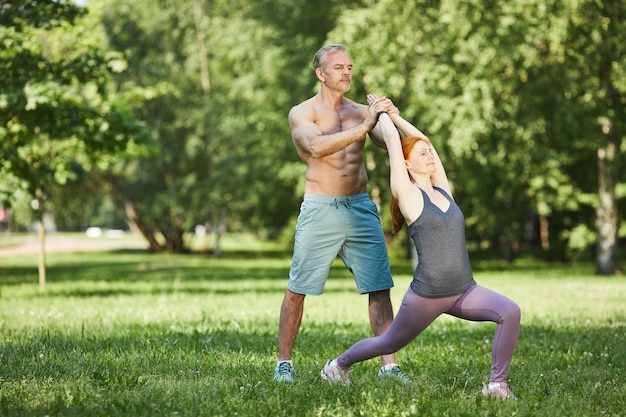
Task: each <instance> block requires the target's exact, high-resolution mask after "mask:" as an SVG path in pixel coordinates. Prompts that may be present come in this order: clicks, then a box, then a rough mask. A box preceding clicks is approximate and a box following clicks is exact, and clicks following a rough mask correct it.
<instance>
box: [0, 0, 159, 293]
mask: <svg viewBox="0 0 626 417" xmlns="http://www.w3.org/2000/svg"><path fill="white" fill-rule="evenodd" d="M84 14H85V11H84V9H82V8H80V7H76V6H74V5H71V4H69V3H60V2H57V1H52V0H43V1H37V2H33V1H12V2H8V3H7V2H4V3H2V4H0V44H2V45H4V46H5V47H3V48H2V49H1V50H0V72H2V77H1V78H0V92H1V93H0V110H1V111H0V174H1V175H2V178H4V181H3V183H4V185H5V187H7V186H8V187H11V188H3V189H1V190H0V192H2V193H3V197H4V198H3V199H5V200H8V199H9V198H10V195H11V194H12V192H13V191H14V188H13V187H15V186H18V187H21V188H23V189H25V190H26V191H27V192H28V193H30V195H31V196H32V197H33V208H34V209H35V212H36V213H37V221H38V225H39V226H38V228H39V235H40V242H41V245H40V246H41V249H40V257H39V283H40V285H42V286H43V285H45V281H46V276H45V245H44V242H45V229H44V227H43V221H42V218H43V214H44V212H45V209H46V201H47V198H48V193H49V192H50V190H51V189H52V187H53V184H64V183H65V182H66V181H67V180H68V179H69V178H72V177H73V176H75V173H76V172H77V170H90V169H91V168H92V167H94V166H98V165H100V166H105V165H106V164H107V163H109V162H110V161H111V160H113V159H114V158H116V157H123V156H124V155H125V154H126V153H127V152H128V151H129V150H132V149H133V147H135V146H138V144H139V143H140V142H141V141H142V140H143V139H145V138H147V136H146V135H145V131H144V129H143V128H142V126H141V125H140V124H138V123H136V122H134V121H132V120H131V119H130V118H129V116H130V112H129V106H128V104H127V103H126V102H124V101H122V100H120V98H119V97H115V96H113V95H111V94H109V91H108V89H107V87H108V81H109V77H110V75H111V74H112V73H113V72H116V71H121V70H123V69H124V67H125V61H124V59H123V56H122V55H121V54H119V53H115V52H108V51H105V50H103V49H101V48H99V47H98V39H97V38H96V37H95V36H93V35H91V34H90V32H89V30H87V28H85V27H81V26H76V22H77V20H78V19H79V17H80V16H84ZM0 186H1V184H0Z"/></svg>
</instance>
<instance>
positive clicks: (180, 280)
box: [0, 250, 626, 417]
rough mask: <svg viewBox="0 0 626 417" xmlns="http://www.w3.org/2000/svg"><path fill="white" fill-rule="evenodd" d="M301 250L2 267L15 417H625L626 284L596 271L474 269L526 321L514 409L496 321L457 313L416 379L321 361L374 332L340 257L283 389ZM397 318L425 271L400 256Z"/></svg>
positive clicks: (414, 360) (414, 371)
mask: <svg viewBox="0 0 626 417" xmlns="http://www.w3.org/2000/svg"><path fill="white" fill-rule="evenodd" d="M289 263H290V259H289V254H288V253H286V254H285V255H284V256H276V255H275V256H273V257H271V258H270V257H265V256H263V254H262V252H258V251H256V250H253V251H251V252H248V253H241V252H239V253H235V252H233V253H228V252H227V253H226V256H225V257H224V258H222V259H214V258H211V257H209V256H202V255H184V256H171V255H149V254H146V253H143V252H140V251H125V252H124V251H122V252H109V253H104V252H98V253H93V252H92V253H83V254H60V253H59V254H49V256H48V284H47V286H46V288H45V289H43V290H41V289H40V288H39V287H38V285H37V268H36V255H32V256H31V255H29V256H14V257H11V258H0V291H1V292H0V416H20V417H27V416H57V415H60V416H90V417H93V416H472V417H474V416H551V417H552V416H572V417H578V416H580V417H582V416H585V417H587V416H626V411H624V408H625V405H624V404H625V402H624V394H625V393H626V378H625V376H626V348H625V347H624V346H625V344H626V306H625V305H626V279H624V278H600V277H595V276H593V275H592V266H591V265H568V266H548V265H545V264H541V263H538V262H536V261H532V260H520V261H518V262H516V263H515V264H513V265H512V266H507V265H505V264H502V263H499V262H495V263H494V262H487V261H484V262H477V263H476V265H475V275H476V279H477V281H478V282H479V283H481V284H483V285H485V286H488V287H490V288H492V289H495V290H497V291H500V292H502V293H504V294H505V295H508V296H509V297H511V298H512V299H514V300H515V301H516V302H517V303H518V304H519V305H520V306H521V308H522V329H521V334H520V340H519V343H518V346H517V350H516V353H515V355H514V358H513V363H512V366H511V371H510V375H509V386H510V387H511V389H512V390H513V391H514V392H515V393H516V394H517V395H518V397H519V400H518V401H516V402H507V403H502V402H498V401H493V400H486V399H484V398H483V397H482V396H481V394H480V388H481V384H482V383H484V382H486V381H487V379H488V375H489V365H490V350H491V338H492V336H493V331H494V329H495V325H494V324H492V323H471V322H465V321H461V320H458V319H452V318H448V317H442V318H440V319H439V320H438V321H436V322H435V323H434V324H433V325H432V326H431V327H430V328H429V329H427V330H426V332H424V333H423V334H422V335H421V336H420V337H419V338H418V339H416V340H415V341H413V342H412V343H411V344H410V345H409V346H407V347H406V348H405V349H403V350H401V351H400V352H399V353H398V355H397V356H398V361H399V363H400V365H401V366H402V368H403V370H404V371H405V373H406V374H407V375H409V376H410V377H411V379H412V380H413V384H411V385H410V386H408V387H404V386H401V385H399V384H396V383H393V381H384V380H379V379H378V378H377V377H376V372H377V371H378V367H379V361H378V359H376V360H371V361H367V362H364V363H361V364H357V365H355V366H354V367H353V370H352V372H351V379H352V382H353V385H352V386H351V387H343V386H330V385H329V384H328V383H326V382H323V381H322V380H321V379H320V377H319V371H320V369H321V367H322V366H323V365H324V362H325V361H326V360H327V359H329V358H332V357H335V356H337V355H338V354H339V353H341V352H342V351H343V350H344V349H346V348H347V347H349V346H350V345H351V344H352V343H354V342H356V341H357V340H359V339H361V338H364V337H367V336H369V335H370V328H369V322H368V319H367V297H365V296H359V295H358V294H356V291H355V289H354V283H353V281H352V278H351V276H350V275H349V273H347V272H346V271H345V270H344V269H343V268H342V265H341V264H340V263H337V264H336V266H335V267H334V268H333V270H332V271H331V277H330V278H329V280H328V283H327V287H326V292H325V294H324V295H322V296H319V297H308V298H307V301H306V306H305V314H304V319H303V324H302V328H301V332H300V334H299V336H298V340H297V342H296V347H295V352H294V362H295V366H296V382H295V383H294V384H292V385H290V384H278V383H274V382H273V381H272V372H273V368H274V366H275V362H276V357H277V332H278V313H279V309H280V303H281V301H282V297H283V294H284V290H285V285H286V279H287V274H288V270H289ZM392 264H393V272H394V277H395V281H396V287H395V288H394V289H393V290H392V298H393V302H394V310H397V308H398V306H399V304H400V300H401V298H402V296H403V294H404V292H405V290H406V288H407V286H408V284H409V282H410V279H411V266H410V264H409V263H408V262H406V261H398V260H392Z"/></svg>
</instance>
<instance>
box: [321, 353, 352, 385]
mask: <svg viewBox="0 0 626 417" xmlns="http://www.w3.org/2000/svg"><path fill="white" fill-rule="evenodd" d="M320 374H321V375H322V379H323V380H325V381H328V382H329V383H330V384H334V383H340V384H345V385H350V378H348V371H344V370H343V369H341V368H340V367H339V366H337V361H335V360H334V359H331V360H329V361H328V362H326V366H324V369H322V372H320Z"/></svg>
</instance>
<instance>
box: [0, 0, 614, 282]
mask: <svg viewBox="0 0 626 417" xmlns="http://www.w3.org/2000/svg"><path fill="white" fill-rule="evenodd" d="M619 3H620V2H617V1H615V0H593V1H592V0H577V1H570V0H507V1H504V0H487V1H485V0H440V1H434V0H410V1H406V0H380V1H374V0H361V1H357V0H355V1H341V0H319V1H316V2H311V1H308V0H289V1H287V0H257V1H254V2H250V1H248V0H184V1H180V0H177V1H174V0H143V1H141V2H138V1H128V0H88V1H87V2H86V4H85V5H83V4H82V3H81V5H76V4H73V3H69V2H62V1H52V0H48V1H37V2H34V1H23V0H22V1H8V2H3V3H2V4H1V5H0V25H1V26H0V40H1V44H2V49H1V50H0V68H1V70H2V74H3V76H2V80H1V81H0V83H1V84H2V90H1V91H0V109H2V111H1V112H0V113H1V114H2V116H0V119H1V121H2V124H1V125H0V140H1V142H0V143H1V145H0V152H1V153H0V156H1V158H0V159H1V161H2V162H1V165H0V174H1V176H0V193H1V194H2V199H3V201H4V203H3V204H4V206H5V207H14V210H13V212H14V216H13V217H12V218H13V222H12V224H11V228H12V229H13V230H20V229H24V228H26V227H27V226H28V224H29V221H30V220H31V219H29V216H30V211H29V210H27V209H24V208H23V207H26V206H27V205H26V204H24V203H23V201H22V202H20V201H21V200H28V201H30V199H33V198H35V199H37V198H38V199H40V200H41V203H42V205H43V203H44V202H45V210H46V212H48V213H50V214H51V215H53V217H54V219H55V223H56V225H57V227H58V228H60V229H63V230H84V229H85V228H87V227H88V226H94V225H98V226H103V227H131V228H133V229H135V230H138V231H140V232H141V233H142V234H143V236H144V237H145V238H146V240H147V241H148V242H149V243H150V248H151V249H152V250H153V251H155V252H159V251H169V252H185V251H187V250H189V248H188V245H187V243H186V236H187V235H188V234H189V233H193V232H194V230H196V226H198V225H202V226H203V228H204V229H205V230H208V231H209V232H212V233H216V234H217V235H218V236H219V233H224V232H227V231H237V232H242V231H246V232H253V233H255V234H258V235H259V236H261V237H263V238H269V239H283V240H285V241H286V242H289V240H290V239H291V238H292V236H293V227H294V224H295V217H296V216H297V214H298V207H299V203H300V200H301V198H302V194H303V175H304V168H305V167H304V165H303V164H302V163H301V162H300V161H299V160H298V157H297V154H296V152H295V150H294V148H293V145H292V142H291V138H290V132H289V126H288V124H287V113H288V111H289V109H290V108H291V106H293V105H295V104H297V103H299V102H301V101H303V100H305V99H306V98H308V97H310V96H312V95H313V94H315V93H316V92H317V88H318V86H317V80H316V78H315V76H314V72H313V68H312V65H311V60H312V57H313V55H314V53H315V52H316V51H317V49H319V48H320V47H321V46H323V45H325V44H328V43H344V44H345V45H346V46H347V47H348V51H349V53H350V55H351V58H352V61H353V63H354V77H353V85H352V89H351V91H350V92H349V93H348V94H347V95H348V97H350V98H352V99H354V100H356V101H359V102H365V96H366V94H367V93H368V92H374V93H377V94H380V95H386V96H388V97H390V98H392V99H393V101H394V102H395V104H396V105H397V106H398V107H399V108H400V111H401V113H402V114H403V116H404V117H405V118H407V119H408V120H411V121H413V122H414V123H415V124H416V125H417V126H418V127H419V128H420V129H421V130H422V131H424V132H425V133H426V134H427V135H428V136H429V137H430V138H431V139H432V140H433V141H434V143H435V145H436V146H437V147H438V149H439V150H440V153H441V154H442V158H443V159H444V163H445V165H446V167H447V170H448V173H449V176H450V179H451V181H452V183H453V186H454V192H455V197H456V199H457V201H458V202H459V203H460V205H461V207H462V209H463V210H464V212H465V215H466V220H467V237H468V243H469V245H470V247H471V248H472V249H476V250H497V251H500V253H501V254H502V256H504V257H506V258H507V259H509V260H513V259H514V258H515V255H516V254H517V253H518V252H519V251H536V252H537V253H539V254H540V255H541V256H543V257H545V258H546V259H550V260H565V261H566V260H569V259H574V258H577V259H578V258H589V259H596V260H597V265H598V272H599V273H602V274H613V273H617V272H619V257H618V254H619V246H620V238H621V239H622V240H621V242H622V243H623V241H624V240H623V239H624V237H625V236H626V222H625V221H624V214H623V210H621V211H620V210H619V208H620V206H623V203H624V199H625V197H626V170H625V169H624V168H625V167H624V158H623V155H624V154H625V153H626V141H625V140H624V138H625V136H626V133H625V130H624V129H625V128H624V127H625V126H626V123H625V122H626V110H625V109H626V10H625V8H624V7H620V4H619ZM42 39H45V40H46V42H42ZM18 59H19V60H22V61H23V62H21V63H19V61H17V60H18ZM18 63H19V68H21V69H20V70H19V71H18V69H16V68H18ZM27 68H32V69H33V70H32V71H27V70H26V69H27ZM113 145H115V146H113ZM366 166H367V169H368V173H369V177H370V193H371V195H372V198H373V199H374V200H375V201H376V202H377V203H378V204H379V207H380V211H381V216H382V220H383V226H384V228H385V230H390V219H389V214H388V211H387V204H388V200H389V187H388V171H389V170H388V161H387V156H386V154H385V152H384V151H383V150H381V149H379V148H377V147H376V146H373V145H372V144H371V143H368V146H367V154H366ZM33 167H38V168H37V169H38V170H34V168H33ZM18 190H22V191H19V192H18ZM37 193H39V194H37ZM19 207H22V208H20V209H18V208H19ZM17 211H19V214H18V213H17ZM390 239H392V240H393V241H396V242H399V243H400V244H405V243H406V237H405V234H404V233H400V234H399V235H398V236H395V237H394V238H391V237H390ZM390 241H391V240H390Z"/></svg>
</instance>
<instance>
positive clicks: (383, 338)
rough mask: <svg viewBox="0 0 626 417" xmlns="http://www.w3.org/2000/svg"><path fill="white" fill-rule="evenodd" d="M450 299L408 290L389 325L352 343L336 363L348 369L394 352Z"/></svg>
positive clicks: (439, 312)
mask: <svg viewBox="0 0 626 417" xmlns="http://www.w3.org/2000/svg"><path fill="white" fill-rule="evenodd" d="M451 303H452V301H451V299H450V298H443V299H428V298H423V297H420V296H418V295H416V294H415V293H414V292H413V291H411V290H408V291H407V292H406V294H405V295H404V298H403V299H402V305H401V306H400V309H399V310H398V314H396V317H395V319H394V320H393V322H392V323H391V326H390V327H389V329H388V330H387V331H386V332H385V333H383V334H382V335H380V336H378V337H370V338H368V339H363V340H361V341H359V342H357V343H355V344H354V345H352V347H350V348H349V349H348V350H347V351H345V352H344V353H343V354H342V355H340V356H339V357H338V358H337V365H339V367H340V368H342V369H349V368H350V366H352V365H353V364H355V363H357V362H362V361H365V360H368V359H371V358H375V357H376V356H380V355H385V354H387V353H391V352H397V351H398V350H400V349H401V348H403V347H404V346H406V345H408V344H409V343H410V342H411V341H412V340H413V339H415V338H416V337H417V336H418V335H419V334H420V333H421V332H422V331H424V329H425V328H426V327H428V326H429V325H430V324H431V323H432V322H433V321H434V320H435V319H436V318H437V317H438V316H439V315H441V314H442V313H443V312H444V311H446V310H447V309H448V308H449V307H450V305H451Z"/></svg>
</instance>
